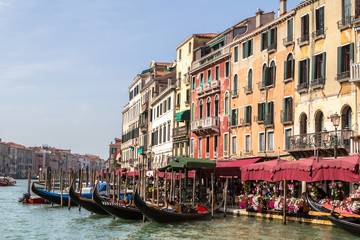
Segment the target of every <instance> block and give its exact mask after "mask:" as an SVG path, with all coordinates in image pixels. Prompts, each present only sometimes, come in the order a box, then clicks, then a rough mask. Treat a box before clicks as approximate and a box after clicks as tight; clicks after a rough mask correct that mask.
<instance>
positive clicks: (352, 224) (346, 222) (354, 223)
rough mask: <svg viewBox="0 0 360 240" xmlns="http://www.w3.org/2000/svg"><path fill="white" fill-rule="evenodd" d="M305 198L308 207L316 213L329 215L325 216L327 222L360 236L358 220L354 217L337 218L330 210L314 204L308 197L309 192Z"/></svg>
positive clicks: (316, 203)
mask: <svg viewBox="0 0 360 240" xmlns="http://www.w3.org/2000/svg"><path fill="white" fill-rule="evenodd" d="M306 198H307V201H308V203H309V205H310V206H311V207H312V208H313V209H314V210H316V211H318V212H322V213H328V214H329V215H325V218H327V219H328V220H329V221H331V222H332V223H333V224H334V225H336V226H338V227H340V228H342V229H344V230H346V231H348V232H350V233H352V234H354V235H357V236H360V219H359V218H354V217H343V218H339V217H338V216H337V215H336V213H332V211H331V210H329V209H327V208H325V207H323V206H322V205H321V204H319V203H318V202H316V201H315V200H314V199H312V197H311V196H310V194H309V192H307V193H306Z"/></svg>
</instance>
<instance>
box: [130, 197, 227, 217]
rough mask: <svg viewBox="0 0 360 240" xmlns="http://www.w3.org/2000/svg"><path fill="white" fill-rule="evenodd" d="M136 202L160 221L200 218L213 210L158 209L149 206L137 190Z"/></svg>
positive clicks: (149, 215) (141, 208)
mask: <svg viewBox="0 0 360 240" xmlns="http://www.w3.org/2000/svg"><path fill="white" fill-rule="evenodd" d="M134 202H135V205H136V206H137V207H138V208H139V209H140V211H141V212H142V213H143V214H144V215H145V216H146V217H147V218H149V219H152V220H154V221H156V222H160V223H169V222H180V221H188V220H199V219H204V218H207V217H210V216H211V210H208V211H206V212H202V213H177V212H172V211H168V210H162V209H158V208H156V207H151V206H147V204H146V203H145V202H144V201H143V200H142V199H141V198H140V196H139V194H138V192H137V190H136V191H135V195H134ZM220 205H221V204H219V205H218V206H217V207H216V208H214V212H215V211H216V210H217V209H218V208H219V207H220Z"/></svg>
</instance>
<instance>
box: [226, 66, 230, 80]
mask: <svg viewBox="0 0 360 240" xmlns="http://www.w3.org/2000/svg"><path fill="white" fill-rule="evenodd" d="M225 77H226V78H228V77H230V63H229V62H226V63H225Z"/></svg>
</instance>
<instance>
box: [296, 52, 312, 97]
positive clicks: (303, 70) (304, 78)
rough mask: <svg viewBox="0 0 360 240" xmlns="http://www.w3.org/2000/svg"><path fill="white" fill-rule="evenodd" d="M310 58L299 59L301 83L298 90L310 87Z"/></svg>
mask: <svg viewBox="0 0 360 240" xmlns="http://www.w3.org/2000/svg"><path fill="white" fill-rule="evenodd" d="M309 62H310V60H309V59H308V58H307V59H304V60H302V61H299V84H298V90H301V89H304V88H305V89H307V88H308V87H309V85H308V83H309V65H310V63H309Z"/></svg>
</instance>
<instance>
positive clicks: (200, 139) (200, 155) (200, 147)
mask: <svg viewBox="0 0 360 240" xmlns="http://www.w3.org/2000/svg"><path fill="white" fill-rule="evenodd" d="M201 150H202V138H199V158H201V157H202V154H201Z"/></svg>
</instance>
